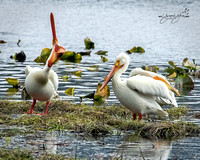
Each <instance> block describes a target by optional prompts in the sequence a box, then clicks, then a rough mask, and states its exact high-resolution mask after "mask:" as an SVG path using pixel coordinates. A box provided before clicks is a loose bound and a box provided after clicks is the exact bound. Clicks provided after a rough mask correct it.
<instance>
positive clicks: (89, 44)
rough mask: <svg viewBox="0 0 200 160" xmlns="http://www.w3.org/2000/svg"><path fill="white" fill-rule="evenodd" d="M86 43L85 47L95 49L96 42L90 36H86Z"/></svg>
mask: <svg viewBox="0 0 200 160" xmlns="http://www.w3.org/2000/svg"><path fill="white" fill-rule="evenodd" d="M84 43H85V49H94V42H92V41H91V40H90V38H88V37H87V38H85V39H84Z"/></svg>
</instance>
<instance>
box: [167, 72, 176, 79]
mask: <svg viewBox="0 0 200 160" xmlns="http://www.w3.org/2000/svg"><path fill="white" fill-rule="evenodd" d="M176 77H177V74H176V72H174V73H172V74H170V75H169V76H167V78H170V79H174V78H176Z"/></svg>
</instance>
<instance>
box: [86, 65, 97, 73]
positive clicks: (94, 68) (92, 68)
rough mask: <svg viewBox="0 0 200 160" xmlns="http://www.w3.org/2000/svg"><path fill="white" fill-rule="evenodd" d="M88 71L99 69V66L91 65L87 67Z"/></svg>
mask: <svg viewBox="0 0 200 160" xmlns="http://www.w3.org/2000/svg"><path fill="white" fill-rule="evenodd" d="M87 70H89V71H94V72H95V71H99V66H98V65H92V66H91V67H90V68H87Z"/></svg>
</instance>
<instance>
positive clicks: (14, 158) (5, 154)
mask: <svg viewBox="0 0 200 160" xmlns="http://www.w3.org/2000/svg"><path fill="white" fill-rule="evenodd" d="M34 159H36V157H35V156H33V155H32V152H31V151H26V150H23V151H21V150H20V148H18V149H9V150H7V149H2V148H0V160H34ZM37 159H38V160H74V158H66V157H64V156H61V155H51V154H44V155H41V156H40V157H38V158H37Z"/></svg>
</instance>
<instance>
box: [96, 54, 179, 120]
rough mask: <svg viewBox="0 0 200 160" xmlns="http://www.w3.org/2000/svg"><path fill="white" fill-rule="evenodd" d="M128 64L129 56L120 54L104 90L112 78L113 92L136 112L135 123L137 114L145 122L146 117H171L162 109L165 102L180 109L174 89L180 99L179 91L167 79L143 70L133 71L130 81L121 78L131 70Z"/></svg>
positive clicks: (105, 82) (106, 80)
mask: <svg viewBox="0 0 200 160" xmlns="http://www.w3.org/2000/svg"><path fill="white" fill-rule="evenodd" d="M128 65H129V56H128V54H127V53H125V52H123V53H120V54H119V55H118V56H117V57H116V62H115V64H114V66H113V68H112V70H111V71H110V73H109V74H108V76H107V77H106V78H105V81H104V83H103V85H102V87H101V88H100V90H102V89H103V88H104V87H105V86H106V85H107V84H108V82H109V80H110V79H111V78H112V88H113V91H114V93H115V95H116V97H117V99H118V100H119V101H120V102H121V104H122V105H124V106H125V107H126V108H128V109H129V110H131V111H132V112H133V120H135V119H136V116H137V115H139V120H141V119H142V115H143V114H157V115H160V116H168V113H167V112H166V111H164V110H163V109H162V107H161V106H160V104H161V101H162V102H165V103H166V104H172V105H173V106H175V107H177V103H176V100H175V97H174V94H173V92H172V91H170V90H173V91H174V92H175V93H177V94H178V95H179V96H180V94H179V92H178V90H176V89H175V88H173V87H172V86H171V85H170V84H169V82H168V81H167V80H166V78H165V77H164V76H162V75H159V74H156V73H151V72H148V71H144V70H140V69H135V70H133V71H132V72H131V73H130V77H129V78H127V79H121V78H120V76H121V75H122V73H124V72H125V71H126V70H127V68H128Z"/></svg>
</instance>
